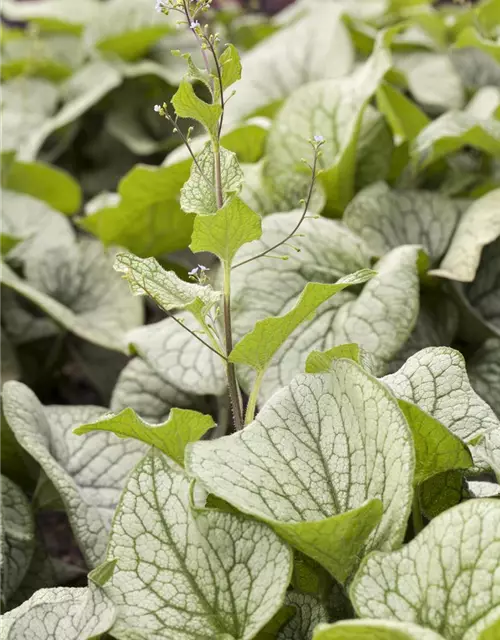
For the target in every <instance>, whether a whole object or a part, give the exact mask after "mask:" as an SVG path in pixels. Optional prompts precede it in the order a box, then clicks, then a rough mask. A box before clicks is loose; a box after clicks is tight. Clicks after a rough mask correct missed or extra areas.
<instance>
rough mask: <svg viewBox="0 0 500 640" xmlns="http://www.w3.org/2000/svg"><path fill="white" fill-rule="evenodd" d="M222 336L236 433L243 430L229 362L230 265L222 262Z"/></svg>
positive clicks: (231, 336) (231, 338)
mask: <svg viewBox="0 0 500 640" xmlns="http://www.w3.org/2000/svg"><path fill="white" fill-rule="evenodd" d="M224 335H225V341H226V358H227V384H228V388H229V397H230V398H231V405H232V407H233V417H234V426H235V428H236V430H237V431H239V430H240V429H242V428H243V412H242V408H241V403H240V392H239V389H238V382H237V381H236V370H235V368H234V364H233V363H232V362H229V354H230V353H231V351H232V350H233V330H232V326H231V265H230V264H228V263H226V262H224Z"/></svg>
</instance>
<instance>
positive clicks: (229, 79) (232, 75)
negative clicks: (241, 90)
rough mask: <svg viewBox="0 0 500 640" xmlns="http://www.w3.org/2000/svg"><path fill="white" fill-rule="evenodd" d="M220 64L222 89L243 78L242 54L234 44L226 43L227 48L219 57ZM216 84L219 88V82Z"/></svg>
mask: <svg viewBox="0 0 500 640" xmlns="http://www.w3.org/2000/svg"><path fill="white" fill-rule="evenodd" d="M219 65H220V66H221V72H222V74H221V75H222V90H223V91H225V90H226V89H227V88H228V87H230V86H231V85H233V84H234V83H235V82H237V81H238V80H240V79H241V61H240V55H239V53H238V50H237V49H236V47H235V46H234V45H232V44H228V45H226V48H225V49H224V51H223V52H222V54H221V56H220V58H219ZM215 86H216V87H217V89H218V88H219V87H218V82H216V83H215ZM216 98H217V93H216Z"/></svg>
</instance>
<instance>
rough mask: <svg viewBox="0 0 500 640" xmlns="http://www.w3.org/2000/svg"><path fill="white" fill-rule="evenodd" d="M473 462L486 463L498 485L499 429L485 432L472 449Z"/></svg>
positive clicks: (499, 466) (499, 465)
mask: <svg viewBox="0 0 500 640" xmlns="http://www.w3.org/2000/svg"><path fill="white" fill-rule="evenodd" d="M472 454H473V456H474V460H475V461H476V462H477V461H483V462H486V463H487V465H488V468H489V469H491V471H493V473H494V474H495V475H496V478H497V482H499V483H500V429H498V428H497V429H492V430H490V431H487V432H486V433H485V435H484V437H483V438H482V439H481V441H480V442H479V443H478V444H477V445H476V446H474V447H472Z"/></svg>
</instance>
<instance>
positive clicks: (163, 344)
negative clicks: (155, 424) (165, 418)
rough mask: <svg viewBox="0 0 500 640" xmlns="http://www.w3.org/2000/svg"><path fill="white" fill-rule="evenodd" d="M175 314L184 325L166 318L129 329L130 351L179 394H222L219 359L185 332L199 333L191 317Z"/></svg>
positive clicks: (223, 379) (224, 387)
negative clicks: (138, 356)
mask: <svg viewBox="0 0 500 640" xmlns="http://www.w3.org/2000/svg"><path fill="white" fill-rule="evenodd" d="M176 317H177V319H178V320H180V321H181V323H182V325H184V326H180V325H179V324H178V323H177V322H175V320H173V319H172V318H169V319H167V320H162V321H161V322H156V323H154V324H149V325H146V326H144V327H138V328H137V329H134V330H132V331H131V332H130V333H129V334H128V339H129V344H130V347H131V350H132V351H133V352H135V353H137V354H139V355H140V356H141V358H143V359H144V360H145V361H146V362H147V363H148V364H149V365H150V366H151V367H152V368H153V370H154V371H156V372H157V373H158V374H159V376H160V377H161V378H162V379H163V380H164V384H165V385H173V386H174V387H175V388H177V389H178V391H179V393H181V395H182V394H186V393H188V394H193V395H195V396H198V395H199V396H204V395H215V396H220V395H223V394H224V393H225V391H226V390H227V378H226V370H225V367H224V363H223V360H222V359H221V358H220V356H218V355H217V354H216V353H214V352H213V351H210V349H208V348H207V346H206V345H204V344H202V343H201V342H200V341H199V340H198V339H197V338H196V337H195V336H193V335H192V334H191V333H189V332H188V331H186V328H187V329H190V330H191V331H195V332H196V331H198V332H199V325H198V324H197V322H196V320H195V319H194V318H193V317H191V316H190V315H189V314H187V313H180V314H178V315H176ZM198 335H200V334H199V333H198ZM204 338H205V339H206V338H207V336H206V335H205V336H204ZM176 406H179V405H176ZM183 406H187V405H183ZM143 417H144V416H143Z"/></svg>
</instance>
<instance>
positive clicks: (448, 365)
mask: <svg viewBox="0 0 500 640" xmlns="http://www.w3.org/2000/svg"><path fill="white" fill-rule="evenodd" d="M382 382H384V383H385V384H386V385H387V386H388V387H389V389H390V390H391V391H392V392H393V393H394V395H395V396H396V397H397V398H399V399H400V400H405V401H407V402H412V403H413V404H416V405H417V406H418V407H420V409H422V410H423V411H425V412H426V413H428V414H429V415H430V416H432V417H433V418H434V419H436V420H438V421H439V422H441V423H442V424H443V425H444V426H445V427H446V428H447V429H449V430H450V431H451V432H452V433H453V434H454V435H456V436H458V437H459V438H461V439H462V440H463V441H464V442H470V441H471V440H473V439H474V438H475V437H477V436H478V435H481V434H482V433H485V432H486V431H488V430H489V429H497V428H498V426H499V422H498V419H497V418H496V416H495V414H494V413H493V411H492V410H491V409H490V407H489V406H488V405H487V404H486V402H484V401H483V400H481V398H480V397H479V396H478V395H477V394H476V393H475V392H474V390H473V389H472V387H471V385H470V382H469V379H468V377H467V372H466V369H465V361H464V358H463V356H462V355H461V354H460V353H459V352H458V351H455V350H454V349H451V348H449V347H429V348H427V349H422V350H421V351H419V352H418V353H416V354H415V355H413V356H412V357H411V358H410V359H409V360H407V362H406V363H405V364H404V365H403V366H402V367H401V369H400V370H399V371H397V372H396V373H393V374H392V375H389V376H385V378H382Z"/></svg>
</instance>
